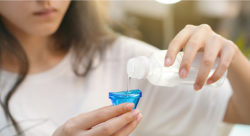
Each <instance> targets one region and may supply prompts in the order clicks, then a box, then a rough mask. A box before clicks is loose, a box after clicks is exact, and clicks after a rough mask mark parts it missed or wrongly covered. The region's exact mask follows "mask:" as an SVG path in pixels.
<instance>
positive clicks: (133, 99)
mask: <svg viewBox="0 0 250 136" xmlns="http://www.w3.org/2000/svg"><path fill="white" fill-rule="evenodd" d="M141 97H142V92H141V91H140V90H139V89H137V90H129V91H121V92H109V99H111V101H112V104H113V105H118V104H122V103H134V105H135V107H134V108H133V109H136V107H137V104H138V103H139V100H140V98H141Z"/></svg>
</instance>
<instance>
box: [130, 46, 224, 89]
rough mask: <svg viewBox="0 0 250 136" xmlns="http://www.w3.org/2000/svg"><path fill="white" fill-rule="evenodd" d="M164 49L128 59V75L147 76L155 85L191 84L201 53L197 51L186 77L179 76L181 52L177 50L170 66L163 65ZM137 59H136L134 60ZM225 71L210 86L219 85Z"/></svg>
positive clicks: (193, 80) (197, 69) (135, 76)
mask: <svg viewBox="0 0 250 136" xmlns="http://www.w3.org/2000/svg"><path fill="white" fill-rule="evenodd" d="M166 52H167V51H166V50H163V51H158V52H155V53H153V54H152V55H151V56H150V57H145V56H144V57H136V58H132V59H131V60H129V62H128V65H127V72H128V76H129V77H132V78H137V79H142V78H147V79H148V81H149V82H150V83H152V84H154V85H157V86H169V87H171V86H176V85H193V84H194V83H195V80H196V76H197V74H198V71H199V67H200V63H201V61H202V57H203V53H198V54H197V55H196V57H195V59H194V61H193V63H192V65H191V68H190V71H189V73H188V75H187V77H186V78H184V79H182V78H180V77H179V68H180V64H181V60H182V57H183V52H179V53H178V55H177V57H176V60H175V62H174V64H173V65H172V66H170V67H165V66H164V60H165V55H166ZM136 59H137V60H136ZM218 61H219V60H218V58H217V59H216V62H215V64H214V65H213V67H212V69H211V71H210V73H209V76H208V78H209V77H210V76H211V75H212V74H213V73H214V71H215V69H216V67H217V64H218ZM226 75H227V72H225V74H224V75H223V76H222V77H221V78H220V79H219V80H218V81H216V82H215V83H213V84H211V85H210V86H215V87H217V86H221V85H222V84H223V82H224V80H225V79H226Z"/></svg>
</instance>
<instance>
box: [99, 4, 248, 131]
mask: <svg viewBox="0 0 250 136" xmlns="http://www.w3.org/2000/svg"><path fill="white" fill-rule="evenodd" d="M102 2H103V3H104V4H105V6H107V7H108V10H109V14H110V18H111V19H112V21H113V22H112V23H113V27H114V29H115V30H116V31H118V32H120V33H122V34H124V35H127V36H130V37H134V38H137V39H140V40H142V41H145V42H147V43H149V44H151V45H154V46H156V47H158V48H160V49H167V47H168V44H169V42H170V41H171V39H173V37H174V36H175V35H176V34H177V33H178V32H179V31H180V30H181V29H182V28H184V27H185V25H187V24H192V25H200V24H209V25H210V26H211V27H212V28H213V30H214V31H215V32H217V33H219V34H220V35H222V36H224V37H226V38H228V39H230V40H232V41H234V42H235V43H236V44H237V45H238V46H239V48H240V49H241V51H242V52H243V53H244V54H245V56H247V57H248V58H249V59H250V8H249V7H250V1H241V0H233V1H232V0H196V1H186V0H108V1H102ZM249 117H250V115H249ZM218 136H250V126H247V125H237V124H226V123H222V124H221V125H220V129H219V130H218Z"/></svg>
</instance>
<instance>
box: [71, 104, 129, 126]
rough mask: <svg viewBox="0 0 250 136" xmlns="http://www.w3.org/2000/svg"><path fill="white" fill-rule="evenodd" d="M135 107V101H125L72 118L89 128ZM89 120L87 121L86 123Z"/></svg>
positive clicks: (76, 122)
mask: <svg viewBox="0 0 250 136" xmlns="http://www.w3.org/2000/svg"><path fill="white" fill-rule="evenodd" d="M133 108H134V104H133V103H123V104H120V105H117V106H107V107H104V108H101V109H98V110H95V111H91V112H88V113H85V114H81V115H79V116H77V117H75V118H73V119H72V120H73V121H74V123H75V124H77V125H78V126H80V127H81V129H89V128H91V127H93V126H95V125H97V124H100V123H102V122H105V121H107V120H109V119H111V118H114V117H116V116H119V115H121V114H124V113H126V112H129V111H131V110H132V109H133ZM86 122H87V123H86Z"/></svg>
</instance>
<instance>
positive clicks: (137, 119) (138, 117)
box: [136, 113, 142, 122]
mask: <svg viewBox="0 0 250 136" xmlns="http://www.w3.org/2000/svg"><path fill="white" fill-rule="evenodd" d="M141 119H142V114H141V113H140V114H139V115H138V116H137V118H136V121H137V122H140V121H141Z"/></svg>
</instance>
